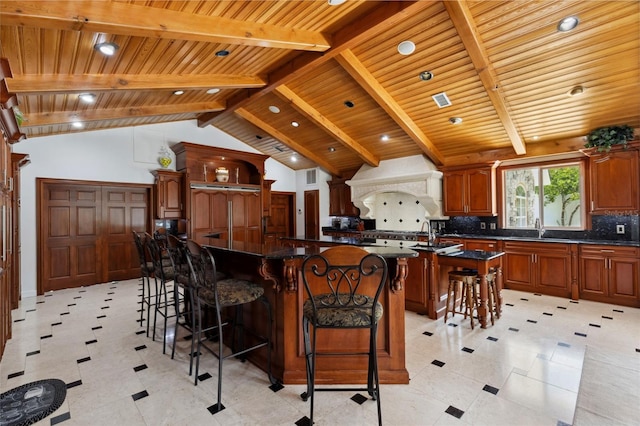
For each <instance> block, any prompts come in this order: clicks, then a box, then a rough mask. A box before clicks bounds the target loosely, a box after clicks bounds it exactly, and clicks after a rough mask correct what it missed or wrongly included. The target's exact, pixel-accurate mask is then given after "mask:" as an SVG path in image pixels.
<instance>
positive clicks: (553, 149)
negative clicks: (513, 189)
mask: <svg viewBox="0 0 640 426" xmlns="http://www.w3.org/2000/svg"><path fill="white" fill-rule="evenodd" d="M584 144H585V141H584V138H583V137H579V138H568V139H562V140H555V141H545V142H536V143H534V144H529V146H528V150H527V153H526V154H525V155H522V156H520V155H517V154H516V153H515V152H514V151H513V149H511V148H500V149H492V150H487V151H482V152H476V153H470V154H463V155H456V156H449V157H447V162H446V164H445V165H446V166H459V165H465V164H481V163H490V162H494V161H496V160H500V161H505V160H513V159H516V158H534V157H542V156H545V155H553V154H563V153H570V152H576V153H578V151H580V150H582V149H584Z"/></svg>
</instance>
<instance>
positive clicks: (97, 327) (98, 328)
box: [91, 325, 102, 330]
mask: <svg viewBox="0 0 640 426" xmlns="http://www.w3.org/2000/svg"><path fill="white" fill-rule="evenodd" d="M101 328H102V326H101V325H98V326H96V327H91V329H92V330H100V329H101Z"/></svg>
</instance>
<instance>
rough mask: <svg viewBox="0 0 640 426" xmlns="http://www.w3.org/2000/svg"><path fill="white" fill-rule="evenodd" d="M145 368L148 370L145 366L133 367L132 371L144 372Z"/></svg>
mask: <svg viewBox="0 0 640 426" xmlns="http://www.w3.org/2000/svg"><path fill="white" fill-rule="evenodd" d="M147 368H148V367H147V364H142V365H138V366H136V367H133V371H135V372H136V373H137V372H138V371H142V370H146V369H147Z"/></svg>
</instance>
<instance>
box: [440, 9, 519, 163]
mask: <svg viewBox="0 0 640 426" xmlns="http://www.w3.org/2000/svg"><path fill="white" fill-rule="evenodd" d="M443 3H444V5H445V7H446V9H447V12H448V13H449V17H450V18H451V21H452V22H453V25H454V26H455V27H456V31H457V32H458V35H459V36H460V38H461V39H462V43H463V44H464V46H465V48H466V50H467V52H468V53H469V57H470V58H471V61H472V62H473V66H474V67H475V69H476V71H477V72H478V76H479V77H480V80H481V81H482V84H483V85H484V88H485V91H486V92H487V95H488V96H489V99H491V103H492V104H493V107H494V108H495V110H496V113H497V114H498V117H499V118H500V121H502V125H503V126H504V129H505V130H506V132H507V135H508V136H509V139H510V140H511V144H512V145H513V149H514V150H515V152H516V154H518V155H523V154H526V152H527V149H526V147H525V144H524V142H523V141H522V138H521V137H520V134H519V133H518V129H517V128H516V125H515V123H514V122H513V120H512V119H511V116H510V115H509V110H508V108H507V102H506V100H505V99H504V97H503V96H502V94H501V93H500V84H499V81H498V77H497V75H496V72H495V70H494V68H493V65H492V64H491V61H490V60H489V55H488V54H487V51H486V50H485V48H484V44H483V43H482V39H481V38H480V34H479V32H478V29H477V27H476V24H475V21H474V20H473V16H472V15H471V11H470V10H469V6H468V5H467V2H466V0H451V1H445V2H443Z"/></svg>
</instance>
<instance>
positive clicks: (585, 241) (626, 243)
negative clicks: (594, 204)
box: [439, 234, 640, 247]
mask: <svg viewBox="0 0 640 426" xmlns="http://www.w3.org/2000/svg"><path fill="white" fill-rule="evenodd" d="M439 237H444V238H467V239H477V240H498V241H527V242H536V243H565V244H597V245H605V246H630V247H640V241H622V240H593V239H570V238H546V237H542V238H536V237H511V236H503V235H477V234H442V235H439Z"/></svg>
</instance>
